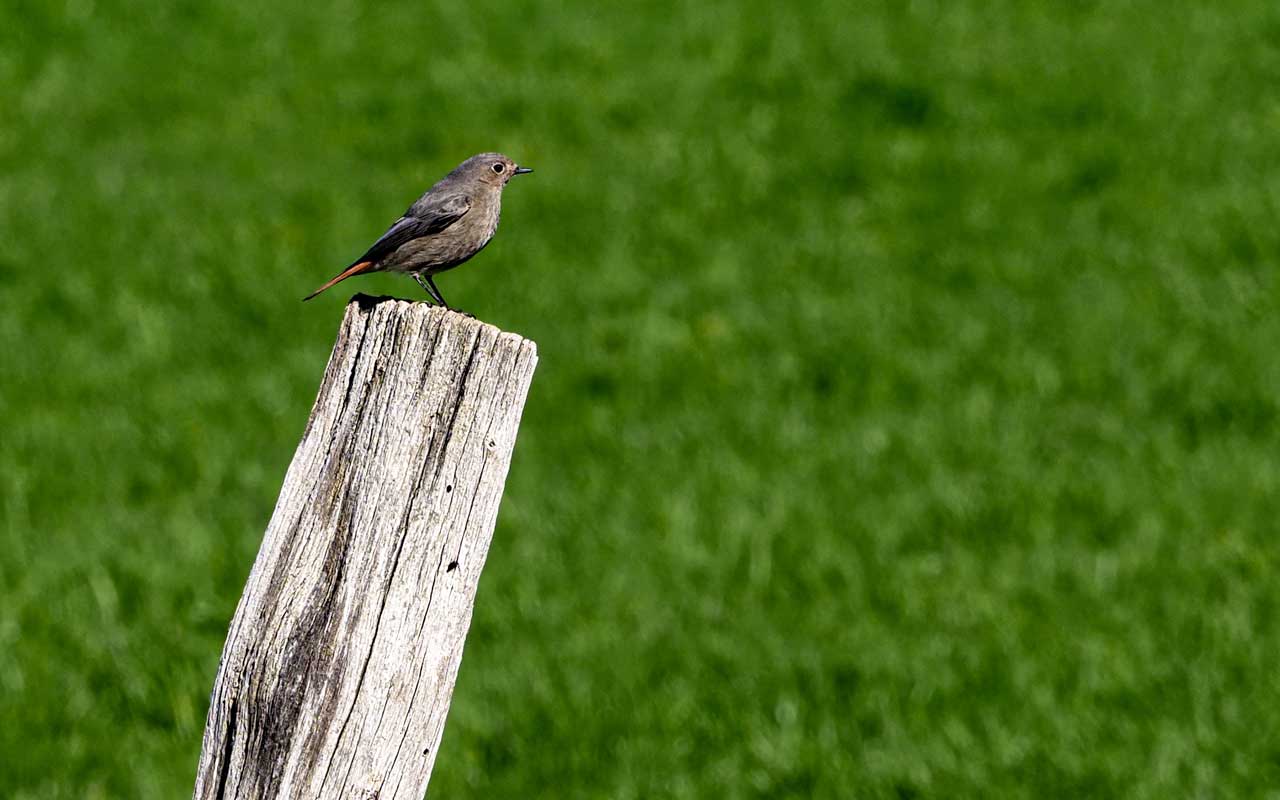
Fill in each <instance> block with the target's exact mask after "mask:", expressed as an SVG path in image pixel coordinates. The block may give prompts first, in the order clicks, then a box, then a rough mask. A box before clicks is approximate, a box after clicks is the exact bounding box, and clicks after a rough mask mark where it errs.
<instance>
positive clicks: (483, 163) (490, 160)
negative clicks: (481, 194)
mask: <svg viewBox="0 0 1280 800" xmlns="http://www.w3.org/2000/svg"><path fill="white" fill-rule="evenodd" d="M527 172H533V170H531V169H529V168H528V167H522V166H520V165H519V164H517V163H516V162H514V161H512V160H511V159H509V158H507V157H506V156H504V155H503V154H502V153H481V154H480V155H477V156H472V157H471V158H468V159H467V160H466V161H463V162H462V163H461V164H459V165H458V168H457V169H455V170H454V171H453V174H456V175H458V177H460V178H463V179H465V180H470V181H478V182H481V183H487V184H489V185H491V186H495V187H497V188H499V189H501V188H502V187H504V186H506V185H507V181H509V180H511V179H512V178H514V177H515V176H517V175H524V174H525V173H527Z"/></svg>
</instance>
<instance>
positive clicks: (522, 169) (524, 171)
mask: <svg viewBox="0 0 1280 800" xmlns="http://www.w3.org/2000/svg"><path fill="white" fill-rule="evenodd" d="M530 172H533V170H532V169H529V168H528V167H516V172H515V174H516V175H525V174H527V173H530Z"/></svg>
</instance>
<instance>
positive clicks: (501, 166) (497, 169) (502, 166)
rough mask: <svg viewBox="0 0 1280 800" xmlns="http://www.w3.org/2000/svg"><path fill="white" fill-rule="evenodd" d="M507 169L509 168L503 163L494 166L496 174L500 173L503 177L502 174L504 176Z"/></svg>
mask: <svg viewBox="0 0 1280 800" xmlns="http://www.w3.org/2000/svg"><path fill="white" fill-rule="evenodd" d="M506 168H507V167H506V165H505V164H503V163H502V162H501V161H499V162H498V163H497V164H494V165H493V171H494V172H496V173H498V174H499V175H501V174H502V171H503V170H504V169H506Z"/></svg>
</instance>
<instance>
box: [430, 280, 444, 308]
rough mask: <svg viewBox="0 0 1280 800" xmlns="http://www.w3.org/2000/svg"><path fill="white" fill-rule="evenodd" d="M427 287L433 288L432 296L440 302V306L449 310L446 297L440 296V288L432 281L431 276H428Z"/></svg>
mask: <svg viewBox="0 0 1280 800" xmlns="http://www.w3.org/2000/svg"><path fill="white" fill-rule="evenodd" d="M427 285H428V286H430V287H431V296H432V297H434V298H435V299H437V300H439V301H440V305H442V306H444V307H445V308H449V301H447V300H445V299H444V295H442V294H440V287H439V286H436V282H435V281H433V280H431V276H430V275H428V276H427Z"/></svg>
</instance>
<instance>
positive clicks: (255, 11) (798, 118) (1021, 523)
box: [0, 0, 1280, 798]
mask: <svg viewBox="0 0 1280 800" xmlns="http://www.w3.org/2000/svg"><path fill="white" fill-rule="evenodd" d="M1278 81H1280V9H1277V7H1276V6H1275V5H1274V4H1271V3H1266V2H1261V0H1249V1H1246V0H1233V1H1232V2H1224V3H1218V4H1212V5H1210V4H1191V3H1179V4H1163V3H1155V2H1118V3H1107V4H1102V3H1087V2H1081V3H1070V4H1066V3H1063V4H1054V3H1035V2H1015V1H1014V0H1006V1H1005V2H993V3H976V2H951V3H944V2H912V3H891V2H881V3H853V4H850V3H840V2H821V1H819V2H808V3H801V4H789V5H782V4H771V3H764V2H749V3H729V2H709V3H703V4H699V5H697V6H687V5H683V4H674V3H662V2H659V3H644V4H640V3H626V4H623V5H621V6H616V7H613V8H610V9H605V8H602V7H597V6H594V5H589V4H568V3H555V2H539V3H530V4H523V5H521V6H519V7H511V6H509V5H508V4H503V3H496V2H492V0H482V2H477V3H471V4H467V5H457V6H441V7H429V6H427V5H426V4H417V3H396V4H379V5H378V6H377V7H364V6H362V5H359V4H355V3H350V2H342V1H337V2H321V3H306V4H303V3H280V4H270V5H269V6H263V7H260V8H250V7H248V6H245V7H236V6H230V5H226V6H212V5H207V4H194V3H171V4H154V3H146V4H116V3H105V2H94V0H70V2H67V3H65V4H59V5H44V4H33V3H29V2H23V1H22V0H20V1H19V2H17V3H16V4H14V3H10V4H8V5H6V6H4V7H3V8H0V98H2V99H3V106H4V111H3V114H2V119H0V245H3V246H2V247H0V303H2V307H3V314H0V354H3V355H0V363H2V364H3V373H2V374H3V379H2V381H3V382H2V383H0V422H2V425H3V427H2V431H0V548H3V556H0V720H2V721H3V724H2V725H0V796H3V797H9V798H63V797H66V798H71V797H75V798H93V797H147V798H149V797H174V796H183V795H184V793H186V792H189V791H190V782H191V778H192V775H193V773H194V766H195V760H196V755H197V752H198V750H199V744H200V733H201V730H202V727H203V721H204V712H205V707H206V703H207V696H208V691H209V687H210V686H211V684H212V679H213V674H214V670H215V668H216V663H217V657H218V653H219V650H220V647H221V644H222V640H223V636H224V634H225V631H226V624H227V622H228V620H229V618H230V615H231V613H232V611H233V609H234V606H235V603H236V600H237V599H238V597H239V593H240V590H241V587H242V585H243V581H244V578H245V576H246V575H247V572H248V569H249V566H250V564H251V562H252V559H253V556H254V554H255V552H256V549H257V545H258V541H259V537H260V535H261V532H262V530H263V528H264V527H265V524H266V521H267V518H268V516H269V514H270V512H271V509H272V505H273V503H274V499H275V496H276V492H277V490H278V488H279V483H280V480H281V478H282V476H283V473H284V469H285V466H286V465H287V462H288V459H289V458H290V456H291V454H292V450H293V447H294V446H295V444H296V442H297V438H298V436H299V434H300V431H301V428H302V426H303V423H304V421H305V418H306V413H307V410H308V409H309V407H310V403H311V401H312V399H313V396H314V391H315V387H316V385H317V381H318V380H319V376H320V372H321V369H322V366H323V364H324V361H325V359H326V357H327V355H328V351H329V347H330V345H331V343H332V338H333V334H334V331H335V326H336V322H337V320H338V316H339V313H340V309H341V306H342V303H343V300H344V299H345V298H346V297H347V296H349V294H350V293H351V291H355V290H361V291H366V292H370V293H380V292H384V293H397V294H400V295H403V296H412V297H418V296H419V294H420V292H419V290H418V289H417V287H415V286H414V285H412V283H411V282H409V281H407V280H403V279H399V280H397V279H396V278H394V277H386V276H378V277H374V278H368V279H365V278H362V279H359V280H358V281H352V282H351V283H348V284H345V285H344V287H342V289H349V290H350V291H342V290H339V291H336V292H333V293H330V294H329V295H326V296H325V297H324V298H323V299H321V300H318V301H315V302H313V303H310V304H308V305H306V306H303V305H301V304H300V303H299V302H298V298H299V297H301V296H302V295H303V294H304V293H306V292H307V291H309V290H310V289H312V288H314V286H315V285H317V284H318V283H320V282H321V281H322V280H323V279H325V278H327V277H328V276H329V275H331V274H333V273H334V272H335V271H336V270H337V269H338V268H339V267H341V266H342V265H344V264H346V263H347V262H349V261H350V259H351V258H352V257H354V255H357V254H358V253H359V252H360V251H361V250H362V249H363V248H364V247H365V246H366V245H367V244H368V243H369V242H370V241H371V240H372V238H373V237H376V236H377V235H378V234H379V233H381V231H382V230H383V229H384V228H385V226H386V225H387V224H388V223H389V222H390V220H392V219H393V218H394V217H395V216H396V215H397V214H399V213H400V212H401V211H402V210H403V208H404V207H405V206H406V205H407V204H408V202H409V201H410V200H412V199H413V198H414V197H415V196H416V195H417V194H418V193H419V192H420V191H421V190H422V189H423V188H425V187H426V186H427V185H429V184H430V183H431V182H432V181H434V180H435V179H436V178H438V177H439V176H440V175H442V174H443V173H444V172H445V171H446V170H447V169H449V168H450V167H452V166H453V165H454V164H455V163H456V162H457V161H459V160H461V159H462V158H463V157H465V156H467V155H469V154H471V153H473V152H476V151H480V150H487V149H499V150H502V151H504V152H506V153H508V154H510V155H512V156H513V157H514V158H516V159H517V160H518V161H520V162H521V163H527V164H530V165H532V166H534V167H535V168H536V169H537V172H536V173H535V174H534V175H533V176H531V177H530V178H529V179H522V181H521V182H520V183H518V184H516V185H514V186H513V187H512V188H511V191H510V192H508V194H507V198H506V208H505V213H504V215H503V220H504V221H503V228H502V230H501V232H500V234H499V236H498V238H497V240H496V241H495V243H494V244H493V245H492V246H490V248H488V249H487V250H486V251H485V253H484V254H482V255H481V256H480V257H479V258H477V259H476V260H475V261H474V262H472V263H470V264H468V265H467V266H465V267H464V268H462V269H460V270H458V271H457V272H454V273H450V274H449V275H447V276H445V277H444V278H443V279H442V280H441V281H440V283H441V286H442V288H443V289H444V291H445V293H446V295H447V296H448V297H449V298H450V300H451V301H453V302H455V303H457V304H458V305H461V306H462V307H464V308H466V309H468V310H470V311H472V312H474V313H476V314H477V315H478V316H480V317H481V318H483V319H487V320H489V321H492V322H494V323H496V324H499V325H501V326H503V327H505V328H507V329H510V330H515V331H519V332H521V333H523V334H525V335H527V336H530V337H531V338H534V339H535V340H537V342H538V344H539V348H540V352H541V357H542V361H541V365H540V366H539V371H538V375H537V378H536V380H535V384H534V389H533V393H532V397H531V399H530V404H529V407H528V409H527V411H526V415H525V421H524V425H523V428H522V435H521V439H520V443H519V447H518V448H517V453H516V459H515V463H514V464H513V468H512V473H511V477H510V480H509V482H508V486H507V493H506V498H505V500H504V506H503V512H502V518H501V520H500V524H499V529H498V533H497V537H496V539H495V547H494V550H493V553H492V554H491V556H490V561H489V566H488V569H487V571H486V573H485V579H484V581H483V585H482V587H481V593H480V597H479V604H478V606H477V610H476V617H475V621H474V625H473V628H472V634H471V638H470V640H469V643H468V650H467V658H466V661H465V664H464V667H463V669H462V672H461V677H460V682H459V686H458V692H457V695H456V696H455V700H454V706H453V710H452V712H451V715H450V720H449V726H448V729H447V732H446V736H445V739H444V745H443V752H442V753H441V755H440V759H439V762H438V765H437V770H436V774H435V776H434V778H433V781H432V787H433V791H432V795H433V796H436V797H452V796H464V797H584V798H585V797H612V798H639V797H716V798H718V797H729V798H739V797H771V798H779V797H796V798H800V797H850V796H858V797H897V798H910V797H1028V798H1030V797H1045V796H1093V797H1108V796H1125V797H1144V798H1167V797H1179V796H1223V797H1246V796H1254V797H1256V796H1262V795H1263V794H1264V793H1266V792H1267V791H1273V792H1274V791H1275V789H1276V787H1277V786H1278V785H1280V711H1277V708H1280V685H1278V681H1277V678H1276V671H1275V656H1276V653H1277V652H1280V629H1278V626H1277V619H1276V613H1277V601H1278V599H1280V588H1278V586H1280V584H1277V582H1276V580H1275V573H1276V569H1277V566H1278V561H1280V559H1278V558H1277V551H1276V546H1275V542H1276V532H1277V524H1276V520H1277V519H1278V518H1280V494H1278V490H1280V431H1278V428H1277V400H1276V399H1277V397H1278V396H1280V362H1278V361H1277V359H1276V357H1275V352H1276V345H1277V342H1280V316H1278V315H1277V311H1278V310H1280V303H1278V302H1277V300H1278V297H1277V286H1276V275H1275V267H1276V261H1277V256H1278V255H1280V226H1277V224H1276V219H1277V211H1278V210H1280V136H1277V129H1278V128H1280V95H1277V93H1276V91H1275V87H1276V86H1277V85H1280V83H1278Z"/></svg>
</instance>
